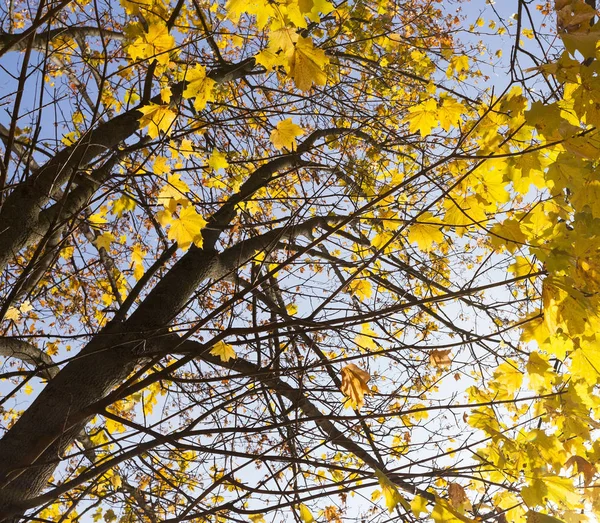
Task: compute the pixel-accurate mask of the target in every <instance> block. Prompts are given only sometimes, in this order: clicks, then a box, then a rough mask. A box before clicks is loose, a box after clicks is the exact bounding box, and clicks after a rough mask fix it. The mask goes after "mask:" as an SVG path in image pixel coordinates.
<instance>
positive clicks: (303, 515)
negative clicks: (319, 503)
mask: <svg viewBox="0 0 600 523" xmlns="http://www.w3.org/2000/svg"><path fill="white" fill-rule="evenodd" d="M298 512H300V519H301V520H302V522H303V523H313V522H314V520H315V518H314V517H313V515H312V512H311V511H310V509H309V508H308V507H307V506H306V505H305V504H304V503H300V506H299V507H298Z"/></svg>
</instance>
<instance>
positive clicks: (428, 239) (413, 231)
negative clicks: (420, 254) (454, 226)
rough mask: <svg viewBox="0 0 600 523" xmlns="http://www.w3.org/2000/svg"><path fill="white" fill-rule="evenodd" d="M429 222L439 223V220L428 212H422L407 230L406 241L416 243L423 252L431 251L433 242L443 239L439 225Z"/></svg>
mask: <svg viewBox="0 0 600 523" xmlns="http://www.w3.org/2000/svg"><path fill="white" fill-rule="evenodd" d="M429 222H434V223H436V222H437V223H438V224H439V220H436V218H434V217H433V215H432V214H431V213H430V212H424V213H423V214H421V215H420V216H419V218H418V222H417V223H415V224H414V225H411V226H410V228H409V230H408V241H409V242H411V243H416V244H417V245H418V246H419V248H420V249H421V250H422V251H424V252H429V251H431V250H432V249H433V245H434V244H435V243H440V242H441V241H442V240H443V239H444V235H443V234H442V231H441V226H440V225H434V224H433V223H429Z"/></svg>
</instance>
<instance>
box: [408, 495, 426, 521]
mask: <svg viewBox="0 0 600 523" xmlns="http://www.w3.org/2000/svg"><path fill="white" fill-rule="evenodd" d="M410 508H411V510H412V512H413V514H414V515H415V516H416V517H420V516H421V514H423V513H425V514H426V513H427V512H428V510H427V500H426V499H425V498H424V497H423V496H419V495H417V496H415V497H414V498H413V499H412V501H411V502H410Z"/></svg>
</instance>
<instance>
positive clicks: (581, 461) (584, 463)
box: [565, 456, 596, 487]
mask: <svg viewBox="0 0 600 523" xmlns="http://www.w3.org/2000/svg"><path fill="white" fill-rule="evenodd" d="M575 466H577V472H579V474H583V484H584V485H585V486H586V487H587V486H588V485H589V484H590V483H591V481H592V479H594V476H595V475H596V467H594V465H592V464H591V463H590V462H589V461H588V460H586V459H585V458H582V457H581V456H571V457H570V458H569V459H568V460H567V462H566V463H565V467H567V468H568V467H575Z"/></svg>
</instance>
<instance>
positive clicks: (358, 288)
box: [348, 278, 373, 301]
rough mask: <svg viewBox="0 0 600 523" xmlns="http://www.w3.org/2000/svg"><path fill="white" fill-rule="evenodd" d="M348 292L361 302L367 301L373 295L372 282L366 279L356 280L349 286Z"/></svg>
mask: <svg viewBox="0 0 600 523" xmlns="http://www.w3.org/2000/svg"><path fill="white" fill-rule="evenodd" d="M348 291H349V292H350V294H352V295H353V296H356V297H357V298H358V299H359V300H360V301H365V300H367V299H368V298H370V297H371V296H372V295H373V287H372V286H371V282H370V281H369V280H367V279H366V278H354V279H353V280H352V281H351V282H350V284H349V285H348Z"/></svg>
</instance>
